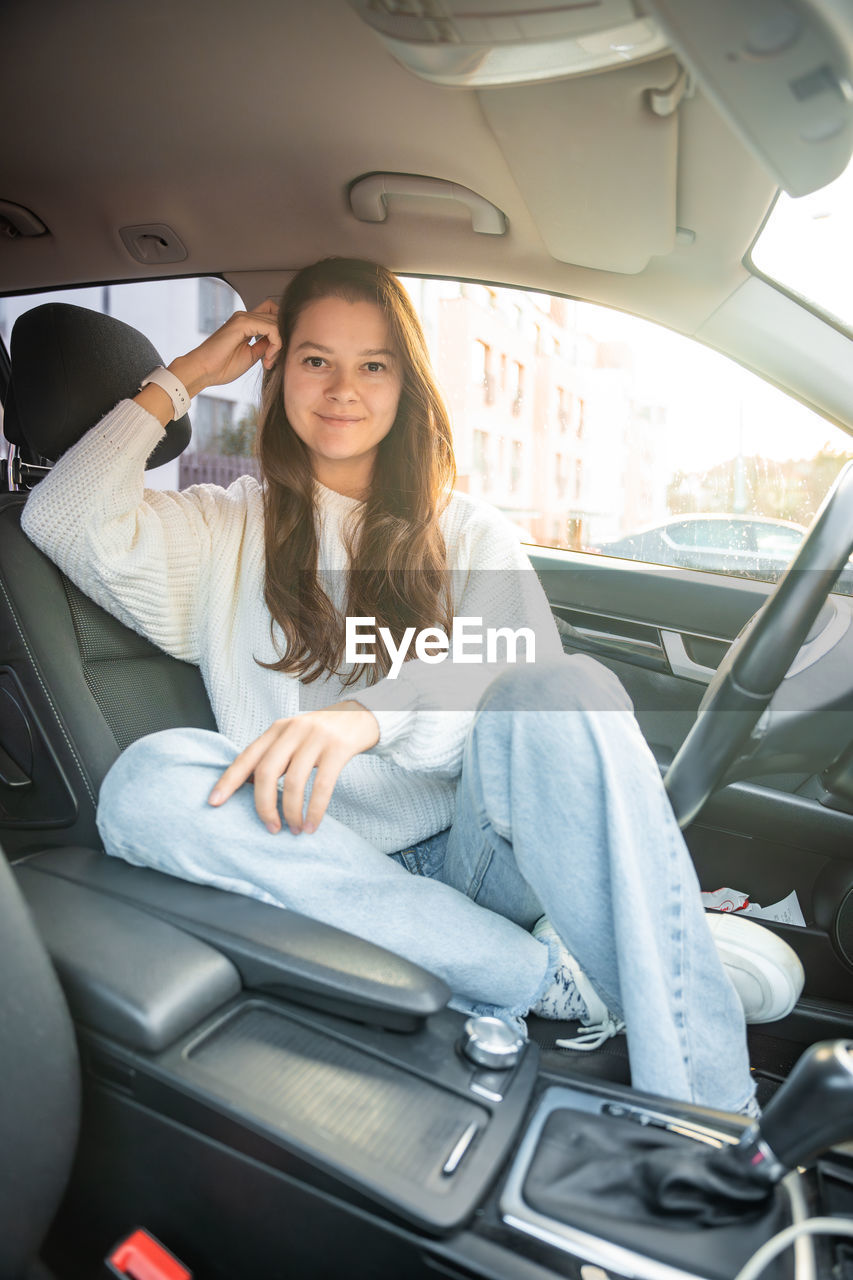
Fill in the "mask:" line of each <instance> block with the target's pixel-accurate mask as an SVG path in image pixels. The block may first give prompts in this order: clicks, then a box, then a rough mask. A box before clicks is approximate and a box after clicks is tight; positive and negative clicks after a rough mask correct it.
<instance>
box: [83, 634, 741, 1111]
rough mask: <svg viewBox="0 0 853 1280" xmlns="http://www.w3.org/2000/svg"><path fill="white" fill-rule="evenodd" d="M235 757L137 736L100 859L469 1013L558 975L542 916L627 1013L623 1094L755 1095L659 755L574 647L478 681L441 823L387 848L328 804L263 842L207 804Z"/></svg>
mask: <svg viewBox="0 0 853 1280" xmlns="http://www.w3.org/2000/svg"><path fill="white" fill-rule="evenodd" d="M590 707H593V708H594V710H590V709H589V708H590ZM235 754H236V748H235V747H234V746H233V745H232V744H231V743H230V742H229V741H228V740H227V739H226V738H223V737H222V736H221V735H219V734H215V733H210V732H208V731H205V730H200V729H174V730H167V731H165V732H163V733H156V734H152V735H150V736H149V737H146V738H141V739H140V740H139V741H137V742H135V743H133V744H132V745H131V746H130V747H129V748H128V749H127V750H126V751H125V752H124V753H123V754H122V755H121V756H120V757H119V759H118V760H117V761H116V763H115V764H114V766H113V768H112V769H111V770H110V772H109V774H108V775H107V777H106V779H105V780H104V784H103V787H102V791H101V798H100V806H99V811H98V824H99V829H100V832H101V836H102V838H103V841H104V845H105V848H106V850H107V852H108V853H111V854H114V855H116V856H118V857H121V858H124V859H126V860H127V861H129V862H132V863H135V864H138V865H140V864H141V865H144V866H150V867H156V868H158V869H159V870H161V871H165V872H168V873H169V874H170V875H175V876H180V877H182V878H184V879H187V880H195V881H199V882H202V883H204V884H212V885H216V886H217V887H219V888H221V889H228V890H232V891H234V892H236V893H242V894H248V895H249V896H251V897H254V898H259V899H260V900H261V901H263V902H267V903H272V904H274V905H276V906H280V907H286V908H290V909H292V910H294V911H299V912H302V913H303V914H305V915H308V916H311V917H313V918H315V919H318V920H323V921H325V922H326V923H328V924H332V925H335V926H337V927H339V928H341V929H345V930H348V931H349V932H350V933H354V934H357V935H358V936H360V937H363V938H367V939H369V940H371V941H373V942H376V943H378V944H379V945H381V946H383V947H386V948H388V950H390V951H393V952H396V953H397V954H399V955H403V956H406V957H408V958H409V959H410V960H413V961H415V962H416V963H418V964H420V965H423V967H424V968H426V969H429V970H431V971H432V972H434V973H437V974H439V975H440V976H441V977H442V978H444V979H445V981H446V982H447V983H448V985H449V986H450V987H451V988H452V990H453V991H454V992H455V993H456V994H457V996H458V997H459V998H460V1000H461V1001H462V1002H464V1005H465V1006H466V1007H470V1008H474V1009H477V1010H478V1011H489V1012H492V1011H499V1012H501V1013H502V1014H505V1015H507V1016H509V1017H515V1018H517V1017H518V1016H519V1015H523V1014H524V1013H526V1012H527V1011H528V1010H529V1009H530V1007H531V1005H533V1004H534V1003H535V1001H536V999H537V998H538V996H539V995H540V994H541V993H542V991H543V990H544V989H545V987H546V986H547V985H548V982H549V981H550V978H551V976H552V974H553V971H554V962H555V957H554V956H553V955H550V954H549V951H548V947H547V946H546V945H545V944H544V943H541V942H539V941H537V940H536V939H535V938H533V937H532V936H531V934H530V932H529V930H530V928H531V927H532V925H533V924H534V923H535V921H536V920H537V918H538V917H539V916H540V915H542V914H543V913H544V914H547V915H548V917H549V918H550V920H551V922H552V924H553V925H554V927H555V929H556V931H557V932H558V934H559V935H560V937H561V938H562V939H563V941H564V942H565V944H566V946H567V947H568V949H569V950H570V951H571V952H572V954H573V955H574V956H575V957H576V958H577V959H578V961H579V962H580V964H581V965H582V966H583V968H584V970H585V972H586V973H587V975H588V976H589V978H590V980H591V982H592V983H593V986H594V987H595V988H596V990H597V991H598V993H599V995H600V996H601V998H602V999H603V1000H604V1002H605V1003H606V1004H607V1006H608V1008H609V1009H610V1010H611V1011H612V1012H613V1013H615V1014H617V1015H619V1016H622V1017H624V1019H625V1022H626V1024H627V1037H628V1050H629V1057H630V1062H631V1073H632V1079H633V1082H634V1085H635V1087H637V1088H638V1089H642V1090H644V1091H647V1092H650V1093H657V1094H662V1095H664V1096H667V1097H672V1098H682V1099H686V1100H688V1101H693V1102H697V1103H700V1104H703V1105H706V1106H713V1107H720V1108H722V1109H727V1110H732V1111H740V1110H743V1109H744V1108H745V1107H746V1106H747V1105H748V1104H749V1103H750V1100H751V1099H752V1098H753V1095H754V1086H753V1083H752V1081H751V1079H750V1075H749V1062H748V1056H747V1050H746V1035H745V1027H744V1019H743V1010H742V1008H741V1004H740V1001H739V999H738V996H737V994H736V992H735V990H734V987H733V986H732V984H731V983H730V981H729V979H728V977H727V975H726V973H725V971H724V969H723V967H722V965H721V963H720V961H719V958H718V956H717V952H716V950H715V947H714V944H713V941H712V938H711V935H710V932H709V930H708V927H707V923H706V920H705V914H704V911H703V908H702V903H701V899H700V896H699V886H698V883H697V880H696V874H695V871H694V869H693V864H692V862H691V860H690V856H689V854H688V851H687V848H686V846H685V844H684V840H683V839H682V836H681V832H680V831H679V829H678V826H677V824H676V822H675V819H674V817H673V814H672V810H671V808H670V805H669V802H668V800H667V797H666V793H665V791H664V789H663V785H662V783H661V778H660V773H659V771H658V768H657V765H656V763H655V760H654V757H653V756H652V754H651V752H650V751H649V749H648V747H647V745H646V743H645V741H644V739H643V737H642V734H641V733H640V730H639V726H638V725H637V722H636V720H635V719H634V716H633V714H632V710H631V704H630V702H629V700H628V697H627V695H626V693H625V691H624V690H623V688H622V686H621V685H620V683H619V681H618V680H617V679H616V677H615V676H614V675H613V674H612V673H611V672H610V671H608V670H607V669H606V668H605V667H603V666H601V665H600V664H599V663H596V662H594V661H593V660H592V659H590V658H586V657H580V656H575V657H570V658H564V659H563V660H562V661H561V662H560V661H557V662H554V663H551V664H548V665H543V666H536V667H532V666H524V667H518V668H514V669H513V670H511V671H509V672H506V673H504V674H502V675H501V676H499V677H498V678H497V679H496V680H495V681H493V682H492V684H491V685H490V686H489V688H488V690H487V692H486V694H485V696H484V697H483V699H482V701H481V703H480V705H479V706H478V708H477V712H476V714H475V716H474V720H473V724H472V727H471V730H470V733H469V735H468V740H467V744H466V747H465V754H464V761H463V768H462V774H461V777H460V779H459V784H458V790H457V801H456V815H455V819H454V822H453V825H452V827H451V828H450V829H449V831H444V832H440V833H438V834H436V835H434V836H432V837H431V838H430V839H428V840H425V841H423V842H422V843H421V844H419V845H416V846H414V848H410V849H406V850H401V851H400V852H399V853H397V854H393V855H390V856H389V855H386V854H383V853H381V852H380V851H379V850H377V849H376V848H374V847H373V846H372V845H371V844H369V843H368V842H367V841H366V840H364V839H363V838H362V837H361V836H359V835H357V834H356V833H355V832H353V831H351V830H349V829H348V828H347V827H345V826H343V825H342V824H341V823H340V822H336V821H335V820H334V819H332V818H330V817H329V816H328V815H327V816H326V817H325V818H324V819H323V821H322V823H321V824H320V826H319V828H318V830H317V831H316V832H314V833H313V834H311V835H306V834H304V833H303V834H301V835H298V836H294V835H292V834H291V833H290V832H289V831H288V829H287V827H286V825H284V826H283V827H282V830H281V831H280V832H279V833H278V834H277V835H271V834H270V833H269V832H268V831H267V830H266V828H265V826H264V825H263V823H262V822H261V821H260V819H259V818H258V817H257V814H256V813H255V809H254V799H253V790H252V788H251V786H248V785H247V786H244V787H242V788H241V789H240V791H239V792H238V793H236V794H235V795H234V796H233V797H232V798H231V799H230V800H229V801H228V802H227V803H226V804H225V805H224V806H222V807H221V808H212V807H211V806H210V805H208V804H207V797H208V795H209V794H210V791H211V790H212V788H213V784H214V782H215V781H216V779H217V778H218V777H219V775H220V774H221V773H222V771H223V770H224V769H225V768H226V766H227V765H228V764H229V763H230V762H231V760H232V759H233V757H234V755H235ZM389 804H393V796H389ZM413 873H414V874H413Z"/></svg>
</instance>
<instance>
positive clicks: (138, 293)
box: [0, 277, 260, 489]
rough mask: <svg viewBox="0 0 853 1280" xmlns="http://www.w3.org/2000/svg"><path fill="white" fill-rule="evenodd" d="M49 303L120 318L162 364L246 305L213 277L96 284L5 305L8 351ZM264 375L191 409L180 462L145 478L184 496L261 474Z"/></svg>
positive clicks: (213, 391)
mask: <svg viewBox="0 0 853 1280" xmlns="http://www.w3.org/2000/svg"><path fill="white" fill-rule="evenodd" d="M45 302H69V303H71V304H73V305H74V306H78V307H87V308H89V309H90V310H92V311H98V312H100V313H101V314H103V315H111V316H115V317H116V319H118V320H123V321H124V322H125V323H126V324H130V325H133V327H134V328H135V329H139V330H140V332H142V333H144V334H145V336H146V337H147V338H150V340H151V341H152V342H153V344H154V346H155V347H156V348H157V350H158V351H159V352H160V355H161V356H162V358H163V361H164V363H166V364H168V363H169V361H170V360H173V359H174V358H175V356H179V355H182V354H183V353H184V352H185V351H189V350H190V349H191V348H192V347H195V346H198V344H199V343H200V342H202V341H203V340H204V338H205V337H206V336H207V334H208V333H212V332H213V331H214V329H217V328H218V327H219V325H221V324H222V323H223V322H224V321H225V320H227V319H228V317H229V316H230V315H231V314H232V312H233V311H236V310H238V309H239V308H242V306H243V302H242V299H241V298H240V296H239V294H237V293H235V292H234V290H233V289H232V288H231V287H230V285H228V284H226V283H225V281H224V280H219V279H215V278H212V277H204V278H201V279H184V280H148V281H138V282H136V283H133V284H118V285H98V286H94V287H89V288H83V289H64V290H62V291H59V292H55V293H39V294H32V295H30V296H19V297H10V298H3V299H0V304H2V305H0V337H2V339H3V342H4V343H5V345H6V347H7V348H8V347H9V342H10V338H11V333H12V327H13V325H14V323H15V321H16V320H17V318H18V316H20V315H22V314H23V313H24V312H25V311H29V310H30V309H31V308H32V307H37V306H41V304H42V303H45ZM259 393H260V371H259V370H258V369H253V370H250V372H249V373H247V374H245V375H244V376H243V377H242V378H240V379H238V381H236V382H232V383H230V384H229V385H228V386H227V387H210V388H208V390H207V391H206V392H205V393H204V394H203V395H200V396H198V397H197V398H196V399H195V401H194V402H193V405H192V408H191V410H190V421H191V422H192V428H193V435H192V440H191V442H190V445H189V448H188V449H187V450H186V452H185V453H184V454H182V456H181V457H180V458H176V459H175V461H174V462H170V463H167V464H166V466H164V467H158V468H156V470H154V471H149V472H147V474H146V483H147V484H148V485H149V486H151V487H152V488H161V489H183V488H186V487H187V485H190V484H196V483H203V482H205V481H212V482H214V483H216V484H229V483H230V482H231V480H233V479H235V478H236V477H237V476H238V475H242V474H244V473H245V472H247V471H248V472H252V473H254V474H257V464H256V462H255V459H254V456H253V453H254V443H255V433H256V430H257V422H258V414H257V406H258V399H259Z"/></svg>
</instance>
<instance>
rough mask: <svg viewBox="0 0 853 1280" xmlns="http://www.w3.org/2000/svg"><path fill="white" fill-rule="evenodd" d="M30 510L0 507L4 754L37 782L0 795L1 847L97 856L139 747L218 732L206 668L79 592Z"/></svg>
mask: <svg viewBox="0 0 853 1280" xmlns="http://www.w3.org/2000/svg"><path fill="white" fill-rule="evenodd" d="M23 504H24V495H18V494H7V495H4V496H3V497H0V708H2V713H0V748H4V749H5V750H6V751H7V752H8V753H9V755H11V757H12V759H13V760H14V761H15V762H16V763H17V764H18V765H19V766H20V767H21V768H22V770H23V771H24V772H25V773H26V774H28V775H29V776H30V778H31V782H30V785H29V786H26V787H22V788H16V789H14V790H10V789H7V788H5V787H4V786H3V785H2V783H0V840H2V842H3V845H4V847H5V849H6V852H7V854H8V855H9V856H10V857H12V858H14V857H17V856H19V855H20V854H22V853H26V852H28V851H30V850H32V849H43V848H45V847H46V846H47V845H53V846H56V845H66V844H88V845H91V844H97V843H98V836H97V832H96V829H95V808H96V804H97V796H98V790H99V788H100V785H101V782H102V781H103V778H104V775H105V773H106V772H107V770H108V769H109V767H110V765H111V764H112V763H113V761H114V760H115V758H116V756H117V755H118V754H119V752H120V751H121V750H122V749H123V748H124V747H126V746H127V745H128V743H129V742H130V741H133V740H134V739H135V738H138V737H141V736H142V735H143V734H145V733H153V732H155V731H156V730H157V729H166V728H172V727H177V726H180V725H196V726H198V727H200V728H206V729H214V728H215V727H216V725H215V722H214V719H213V713H212V712H211V710H210V704H209V702H208V700H207V694H206V692H205V689H204V685H203V683H202V679H201V676H200V674H199V672H198V670H197V668H196V667H192V666H189V665H188V664H187V663H184V662H178V661H177V660H176V659H174V658H171V657H169V656H168V655H167V654H165V653H163V652H162V651H161V650H159V649H157V648H155V646H154V645H152V644H149V642H148V641H146V640H144V639H143V638H142V637H141V636H139V635H137V634H136V633H135V632H132V631H129V630H128V629H127V628H126V627H124V626H122V624H121V623H119V622H117V621H116V620H115V619H114V618H112V617H110V616H109V615H108V614H106V613H105V612H104V611H103V610H102V609H100V608H99V607H98V606H97V605H96V604H94V603H93V602H92V601H91V600H89V599H88V598H87V597H86V596H84V595H83V594H82V593H81V592H79V591H77V589H76V588H75V587H74V586H73V585H72V584H71V583H69V582H68V581H67V580H66V579H65V578H64V576H63V575H62V574H61V573H60V572H59V570H58V569H56V567H55V566H54V565H53V564H51V563H50V561H49V560H48V559H47V558H46V557H45V556H44V555H43V554H42V553H41V552H40V551H39V550H37V548H36V547H34V546H33V544H32V543H31V542H30V540H29V539H28V538H27V537H26V535H25V534H24V533H23V532H22V530H21V527H20V514H21V510H22V508H23ZM72 602H73V609H72ZM28 744H29V746H30V751H29V754H28V751H27V746H28ZM0 772H2V770H0Z"/></svg>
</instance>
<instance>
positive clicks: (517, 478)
mask: <svg viewBox="0 0 853 1280" xmlns="http://www.w3.org/2000/svg"><path fill="white" fill-rule="evenodd" d="M521 474H522V444H521V441H520V440H513V442H512V465H511V467H510V473H509V487H510V492H511V493H518V491H519V489H520V488H521Z"/></svg>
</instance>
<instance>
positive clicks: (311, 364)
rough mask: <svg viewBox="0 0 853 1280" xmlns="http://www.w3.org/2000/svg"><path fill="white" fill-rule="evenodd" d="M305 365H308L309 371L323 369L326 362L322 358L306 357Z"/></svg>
mask: <svg viewBox="0 0 853 1280" xmlns="http://www.w3.org/2000/svg"><path fill="white" fill-rule="evenodd" d="M303 363H304V364H307V365H308V368H309V369H322V368H323V365H324V364H325V363H326V361H325V360H324V359H323V357H322V356H306V357H305V360H304V361H303Z"/></svg>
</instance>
